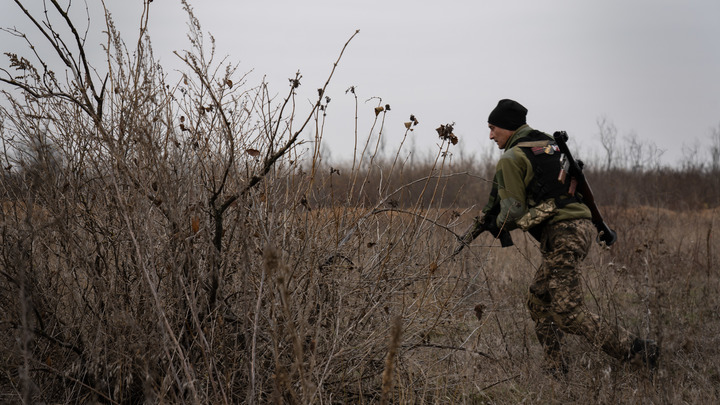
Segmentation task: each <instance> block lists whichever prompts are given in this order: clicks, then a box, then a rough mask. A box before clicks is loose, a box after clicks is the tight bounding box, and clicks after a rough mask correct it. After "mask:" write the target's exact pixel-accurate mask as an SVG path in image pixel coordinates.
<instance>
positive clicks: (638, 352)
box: [627, 338, 660, 370]
mask: <svg viewBox="0 0 720 405" xmlns="http://www.w3.org/2000/svg"><path fill="white" fill-rule="evenodd" d="M659 358H660V346H659V345H658V344H657V342H655V341H654V340H650V339H640V338H635V339H634V340H633V342H632V345H631V346H630V353H628V358H627V360H629V361H633V360H635V359H640V360H641V361H642V362H643V364H644V365H645V366H646V367H648V368H649V369H650V370H655V369H657V365H658V359H659Z"/></svg>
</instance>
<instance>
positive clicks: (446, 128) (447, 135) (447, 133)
mask: <svg viewBox="0 0 720 405" xmlns="http://www.w3.org/2000/svg"><path fill="white" fill-rule="evenodd" d="M454 125H455V123H452V124H445V125H440V127H438V128H436V129H435V130H436V131H437V133H438V136H439V137H440V139H442V140H443V141H449V142H450V143H452V144H453V145H457V143H458V138H457V136H455V134H453V126H454Z"/></svg>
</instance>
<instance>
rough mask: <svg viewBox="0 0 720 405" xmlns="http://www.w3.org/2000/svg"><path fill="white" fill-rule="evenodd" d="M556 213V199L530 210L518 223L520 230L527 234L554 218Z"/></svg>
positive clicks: (546, 201)
mask: <svg viewBox="0 0 720 405" xmlns="http://www.w3.org/2000/svg"><path fill="white" fill-rule="evenodd" d="M556 212H557V205H556V204H555V199H550V200H545V201H544V202H542V203H541V204H539V205H537V206H535V207H532V208H530V209H529V210H528V212H526V213H525V215H523V216H522V217H521V218H520V219H519V220H517V222H516V223H517V225H518V227H519V228H520V229H522V230H523V231H525V232H527V231H529V230H530V229H531V228H534V227H536V226H538V225H540V224H542V223H543V222H545V221H546V220H548V219H549V218H552V217H553V216H554V215H555V213H556Z"/></svg>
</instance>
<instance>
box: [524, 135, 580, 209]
mask: <svg viewBox="0 0 720 405" xmlns="http://www.w3.org/2000/svg"><path fill="white" fill-rule="evenodd" d="M515 146H518V147H519V148H520V149H521V150H522V151H523V152H525V155H526V156H527V158H528V160H530V164H532V168H533V173H534V176H533V178H532V180H531V181H530V184H529V185H528V187H527V197H528V205H529V206H530V207H534V206H536V205H538V204H540V203H541V202H543V201H545V200H549V199H551V198H552V199H555V204H556V206H557V207H558V208H562V207H564V206H566V205H568V204H570V203H574V202H582V201H581V196H580V195H579V194H578V193H575V195H574V196H571V195H569V189H570V179H569V178H568V179H567V180H566V181H565V183H562V182H560V180H558V177H559V175H560V169H561V162H560V156H561V153H560V148H558V146H557V144H556V143H555V140H554V139H553V138H552V137H550V136H549V135H546V134H544V133H542V132H540V131H538V130H533V131H531V132H530V133H529V134H528V135H527V136H525V137H523V138H521V139H519V140H518V143H517V144H516V145H515Z"/></svg>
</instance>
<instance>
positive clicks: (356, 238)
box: [0, 1, 720, 404]
mask: <svg viewBox="0 0 720 405" xmlns="http://www.w3.org/2000/svg"><path fill="white" fill-rule="evenodd" d="M16 4H22V2H21V1H18V2H16ZM183 4H184V5H185V7H186V9H187V12H188V15H189V18H190V23H191V24H190V37H191V44H190V45H191V47H190V50H189V51H187V52H178V56H179V57H180V58H181V59H182V60H183V61H184V62H185V64H186V67H187V72H184V75H183V76H181V77H179V78H178V79H177V81H176V82H170V81H169V80H170V79H169V76H168V75H167V74H166V73H165V72H164V71H163V69H162V66H160V65H158V63H157V62H156V61H155V60H154V58H153V56H152V48H151V47H150V42H149V40H148V39H147V38H146V37H144V36H143V37H141V38H139V40H138V42H137V45H136V46H137V49H136V51H137V52H127V51H126V47H125V45H124V43H123V42H122V40H121V38H120V36H119V34H118V33H117V31H116V30H115V29H114V25H113V22H112V19H111V18H110V15H109V14H108V15H107V16H106V17H107V20H106V21H107V41H106V51H107V53H106V58H107V71H104V70H103V69H100V68H99V67H95V68H93V67H92V66H91V65H89V64H88V63H86V62H87V61H86V60H85V57H84V56H83V55H82V52H80V51H81V50H82V51H85V50H84V49H81V50H79V49H77V48H74V47H72V46H74V45H73V44H76V43H80V44H82V43H83V42H82V41H79V42H78V41H77V39H78V37H76V36H75V34H72V30H70V32H71V34H70V35H71V36H70V37H69V38H68V39H67V40H65V41H58V40H52V43H51V46H52V47H54V48H53V49H54V51H55V52H57V53H59V54H61V55H63V56H64V57H66V58H68V59H67V60H68V61H69V62H70V64H69V65H70V67H69V68H68V69H67V70H65V68H63V70H62V74H59V73H54V72H53V70H52V69H53V66H52V65H51V64H47V63H46V64H44V63H43V62H44V59H43V58H44V57H45V55H43V54H42V53H40V51H39V50H40V49H41V48H40V47H36V48H33V49H34V50H31V52H30V53H31V55H34V58H35V59H33V61H32V62H31V61H30V59H28V58H23V57H22V56H20V55H9V57H10V65H11V68H10V70H3V71H2V76H1V77H0V80H2V81H3V82H4V83H5V84H9V85H11V87H12V86H14V88H15V89H16V90H17V91H15V92H13V91H11V90H8V91H7V92H5V93H3V94H4V96H5V97H6V98H7V104H6V105H4V106H3V107H2V108H0V118H1V120H2V121H1V122H2V125H0V133H1V134H2V139H3V145H2V146H3V148H4V153H3V154H2V155H1V156H0V158H2V160H3V164H2V166H3V167H4V168H6V169H4V170H3V172H2V177H1V179H2V182H1V183H0V193H1V194H0V198H1V199H2V205H3V213H2V214H3V215H2V217H1V218H0V239H2V245H1V250H0V314H2V315H0V332H2V333H0V344H1V345H2V347H3V349H2V351H0V353H1V354H2V355H1V356H0V400H2V401H6V402H20V401H26V402H55V403H69V402H107V403H121V402H122V403H141V402H157V403H167V402H172V403H252V404H256V403H267V402H273V401H275V402H277V403H283V402H288V403H291V402H294V403H328V402H338V403H376V402H381V401H387V402H392V401H399V402H400V401H402V402H413V403H519V402H528V401H535V402H553V401H560V402H568V401H570V402H572V401H576V402H578V401H583V402H588V401H592V402H606V403H610V402H612V403H616V402H620V403H623V402H624V403H636V402H642V401H643V400H649V401H654V402H683V401H684V402H716V401H717V399H718V396H719V394H718V391H717V390H716V386H717V380H718V377H717V376H718V371H717V367H716V364H717V359H718V358H719V357H720V353H718V351H717V350H716V349H715V347H717V345H716V344H715V336H716V335H717V333H716V332H717V329H718V328H719V327H720V323H719V322H717V316H716V313H715V312H717V311H716V310H717V308H718V305H720V302H719V301H718V299H717V294H714V293H715V292H716V291H717V290H718V288H719V287H718V286H720V278H719V277H718V274H717V272H715V271H714V269H713V268H712V266H713V263H716V262H717V260H716V258H715V257H714V255H715V254H716V252H717V251H718V249H717V244H718V241H717V238H716V235H715V234H714V233H713V232H712V229H713V227H712V225H713V220H714V211H713V214H712V215H701V214H697V213H684V214H682V215H680V214H678V213H677V212H673V211H669V210H661V209H659V207H655V208H654V209H643V208H636V207H627V206H620V207H615V208H613V209H610V210H608V215H607V216H608V220H609V221H612V222H613V223H615V224H617V225H618V232H619V234H620V235H621V240H620V241H619V242H618V244H616V246H614V247H613V250H611V251H601V250H599V249H595V250H594V251H593V253H592V254H591V256H590V257H589V259H588V261H587V264H588V265H587V267H588V268H587V269H586V270H587V272H586V273H585V274H586V275H587V277H586V280H585V282H586V284H587V286H588V290H587V291H588V292H589V293H590V294H592V295H593V296H598V297H602V299H598V300H597V301H595V302H596V303H597V302H609V303H610V304H608V305H607V306H606V307H602V308H596V310H597V312H601V313H602V314H603V315H604V317H605V318H607V319H614V320H615V321H616V322H618V323H621V324H623V325H626V326H629V327H630V328H632V329H634V330H636V331H643V330H645V331H647V330H649V331H651V332H652V334H653V335H656V336H662V338H663V344H664V347H666V348H667V349H666V350H665V353H668V354H667V357H665V358H664V362H665V365H664V366H663V367H662V369H661V372H660V373H659V374H658V375H657V376H656V380H655V381H649V380H648V379H647V378H646V376H644V375H642V373H640V372H638V371H637V370H634V369H632V368H629V367H626V366H624V365H621V364H616V363H612V362H609V361H608V359H605V358H600V357H598V356H596V355H595V354H593V353H594V352H593V351H592V350H590V348H587V347H585V346H583V345H582V344H581V343H579V342H573V341H572V340H571V342H570V344H569V345H568V346H569V348H568V350H569V351H570V352H571V354H573V355H574V356H573V357H574V358H575V359H577V360H576V362H575V363H573V364H571V369H572V371H573V373H574V374H573V375H574V377H573V378H574V380H572V381H571V383H570V384H568V385H562V384H560V383H558V382H556V381H554V380H552V379H549V378H545V377H544V376H543V375H542V374H541V373H540V371H539V369H538V368H537V367H536V366H535V364H536V363H537V361H538V360H539V358H540V356H541V353H540V348H539V345H538V344H537V342H535V340H534V339H535V337H534V334H533V333H532V325H531V323H530V321H529V319H528V318H529V317H528V316H527V313H526V310H525V308H524V298H525V294H526V288H527V287H526V286H527V283H528V278H529V277H530V273H531V272H530V271H528V268H529V267H531V266H532V265H533V264H535V263H537V260H538V257H537V256H536V255H535V254H534V253H532V252H534V251H535V250H536V249H535V245H534V242H533V241H531V240H528V239H526V238H525V237H524V236H523V235H522V234H519V235H514V237H515V242H516V248H514V249H510V250H508V249H505V250H501V249H500V248H499V247H498V246H497V243H496V242H495V241H493V240H492V239H491V238H489V237H485V236H484V237H482V238H480V239H478V240H477V241H476V242H475V243H474V244H473V246H471V247H470V248H469V249H468V250H467V251H466V252H464V254H463V255H462V256H461V257H457V258H454V259H453V260H450V259H447V257H448V256H449V255H450V254H451V252H452V250H453V249H454V247H455V243H456V237H457V235H455V234H454V232H456V230H458V229H464V226H463V224H467V223H468V221H469V220H470V218H471V217H472V216H473V215H475V214H476V212H474V211H475V210H476V208H475V207H477V205H479V204H480V203H482V202H483V201H482V200H483V199H484V198H485V194H486V193H487V189H488V188H489V187H488V186H489V183H488V181H487V180H484V177H487V174H488V172H487V169H491V165H488V163H487V162H485V161H482V162H481V163H480V162H477V161H475V160H473V159H467V160H464V161H462V162H460V163H461V164H459V165H458V164H457V162H456V161H455V160H454V157H453V149H452V147H451V145H450V143H451V142H452V137H449V140H448V142H445V141H443V143H442V145H441V147H440V148H439V149H438V151H437V155H436V156H434V157H433V158H432V159H430V160H429V161H428V162H425V163H416V164H411V163H410V162H411V161H412V159H411V158H410V157H408V155H407V154H405V153H404V152H403V151H397V152H394V153H390V154H388V155H387V156H386V155H385V154H384V153H382V147H381V145H382V142H381V139H378V138H376V137H375V136H376V135H375V134H380V135H381V136H385V134H389V133H393V131H395V129H394V128H385V117H386V114H391V113H393V110H390V111H388V109H387V108H386V106H385V105H383V104H384V103H381V102H380V103H378V105H377V106H373V107H367V108H368V112H370V113H372V111H373V108H377V107H382V111H378V112H377V115H375V121H374V123H373V128H372V129H371V131H370V133H369V134H367V136H366V139H367V141H366V142H365V144H364V146H362V145H358V142H363V141H358V139H359V138H362V135H360V134H358V133H357V120H358V113H357V112H356V114H355V115H356V117H355V126H354V127H355V139H356V141H355V150H356V151H357V150H358V149H360V152H359V155H357V156H355V157H354V160H353V163H352V165H351V166H350V167H339V168H338V167H334V168H330V167H327V165H326V164H325V162H323V160H322V159H323V157H322V154H320V153H319V151H320V149H319V145H316V146H315V147H314V149H313V150H312V151H311V152H307V151H305V150H304V149H302V148H301V147H300V145H298V140H299V139H300V136H301V133H303V131H307V130H308V129H309V128H311V127H314V128H315V132H316V133H315V140H316V141H318V143H320V142H321V141H322V136H323V135H322V132H323V128H324V120H325V114H326V113H327V103H328V100H327V99H326V98H325V97H328V96H330V95H333V96H334V94H331V89H330V87H328V82H326V83H325V84H324V85H323V87H321V88H320V89H321V91H320V92H319V93H318V95H317V98H315V90H314V89H313V91H311V92H310V93H312V99H313V100H315V101H314V102H313V105H312V106H311V107H310V111H309V112H308V113H307V115H302V116H298V113H297V111H298V105H296V98H298V97H300V94H302V93H301V92H302V91H303V88H302V87H300V79H301V77H300V75H299V74H298V75H296V76H294V77H293V78H291V80H290V88H289V90H288V92H287V93H286V95H285V97H284V98H282V99H281V100H277V102H276V101H274V99H273V97H272V95H271V91H270V90H269V85H268V84H265V83H262V84H261V85H259V86H256V87H252V86H248V84H247V83H246V76H245V75H243V74H239V73H238V68H237V66H235V65H230V64H226V63H225V62H224V61H222V62H217V61H216V59H215V55H214V53H213V52H212V48H210V50H208V43H206V42H205V41H206V40H205V39H204V37H203V33H202V30H201V29H200V24H199V22H198V21H197V20H196V19H195V18H194V16H193V14H192V9H191V8H190V6H189V4H187V3H183ZM58 5H59V4H58V3H56V2H49V3H48V8H49V9H48V13H47V14H43V15H44V16H46V17H42V18H51V19H53V20H52V21H53V23H54V24H49V25H43V24H42V21H40V23H39V24H38V25H39V27H38V28H41V27H44V28H42V29H46V30H52V28H50V27H58V28H59V25H57V24H59V23H60V22H62V23H63V24H73V23H72V20H66V19H65V18H64V17H65V16H67V14H65V13H66V11H65V9H63V8H62V7H58ZM146 6H147V3H146ZM145 11H146V14H144V16H145V18H144V19H143V23H142V24H143V25H142V27H141V28H142V29H141V30H140V32H144V30H145V27H146V24H147V23H148V20H147V16H148V15H147V9H145ZM15 34H18V35H20V34H21V33H17V32H15ZM48 34H49V35H48V37H49V38H51V39H52V38H56V37H55V35H54V34H53V32H52V31H48ZM58 35H64V34H58ZM351 39H352V38H351ZM211 45H212V43H211V44H210V46H211ZM81 46H84V45H81ZM346 46H347V43H346ZM344 49H345V48H343V50H344ZM35 52H37V53H35ZM38 59H39V60H38ZM35 66H38V68H35ZM63 66H64V65H63ZM335 66H337V61H336V63H335V64H334V65H333V69H334V68H335ZM64 77H67V78H68V79H67V80H65V79H64ZM330 77H332V73H331V74H330V75H329V78H330ZM351 89H352V91H348V93H350V94H349V95H346V96H347V97H354V98H355V100H356V110H357V109H358V107H357V97H358V95H357V94H356V91H355V88H353V87H351ZM372 100H375V98H373V99H372ZM321 107H322V109H321ZM321 111H322V113H321ZM421 118H422V117H421ZM411 122H412V120H411ZM405 129H406V131H405V135H404V136H406V137H409V136H413V134H410V133H409V132H408V131H407V130H408V129H409V128H407V126H406V128H405ZM421 129H422V127H418V129H417V131H420V130H421ZM373 142H374V143H373ZM359 146H360V147H359ZM388 156H389V157H388ZM693 178H696V179H703V177H693ZM483 180H484V181H483ZM632 181H633V182H635V184H641V183H643V179H642V178H639V177H638V178H635V179H634V180H632ZM678 181H679V180H678ZM648 184H649V185H648V187H650V186H651V185H652V184H653V181H650V182H648ZM595 188H596V189H597V190H598V191H600V190H602V189H603V188H602V187H600V186H599V185H598V187H595ZM606 189H608V190H610V189H613V190H619V189H620V188H618V187H614V185H612V184H611V185H610V186H608V187H606ZM643 190H646V189H643ZM598 194H600V193H598ZM633 198H635V197H633ZM637 198H638V199H640V198H643V197H642V196H641V195H640V194H638V196H637ZM478 200H480V201H478ZM615 200H620V196H619V197H618V198H616V199H615ZM696 200H697V195H691V196H690V197H689V200H687V201H686V202H679V201H676V200H673V201H672V202H671V203H672V204H680V205H682V204H685V203H686V204H687V206H692V207H700V205H697V204H698V201H696ZM610 201H612V200H610ZM708 201H714V200H711V199H710V200H708ZM668 204H669V203H668ZM467 252H470V253H467ZM705 255H706V256H707V257H704V256H705ZM678 280H681V281H680V282H678ZM589 301H590V300H589ZM590 303H591V305H597V304H593V301H590ZM637 303H641V304H642V305H637ZM478 304H482V305H484V307H483V314H482V316H481V317H478V316H476V314H475V311H474V308H476V306H477V305H478ZM594 309H595V308H594ZM400 325H402V331H401V330H400ZM388 336H391V339H390V342H389V344H388ZM401 337H402V339H401Z"/></svg>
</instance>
